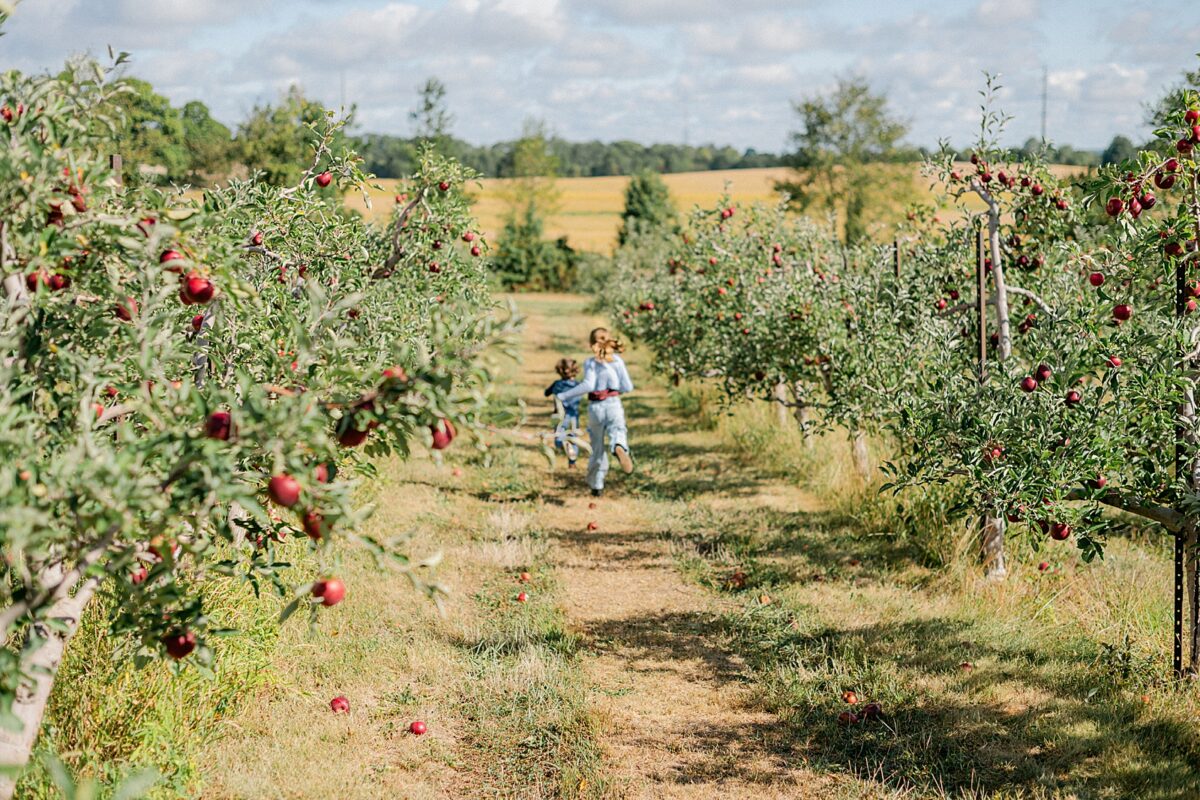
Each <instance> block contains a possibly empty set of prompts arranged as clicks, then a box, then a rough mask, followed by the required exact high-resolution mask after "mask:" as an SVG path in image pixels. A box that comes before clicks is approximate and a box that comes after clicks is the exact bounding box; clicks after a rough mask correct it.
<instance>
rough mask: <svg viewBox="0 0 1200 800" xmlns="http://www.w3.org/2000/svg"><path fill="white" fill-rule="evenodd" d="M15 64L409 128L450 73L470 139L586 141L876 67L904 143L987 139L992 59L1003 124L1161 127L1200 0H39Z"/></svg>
mask: <svg viewBox="0 0 1200 800" xmlns="http://www.w3.org/2000/svg"><path fill="white" fill-rule="evenodd" d="M5 31H6V35H4V36H0V69H11V68H17V69H21V70H25V71H43V70H47V69H54V68H56V67H57V66H60V65H61V64H62V63H63V61H64V60H65V59H66V58H68V57H70V56H72V55H75V54H79V53H90V54H92V55H95V56H98V57H106V56H107V52H108V48H109V47H110V46H111V47H112V48H113V49H114V50H118V51H119V50H125V51H128V52H130V53H131V54H132V57H133V58H132V64H131V65H130V67H129V68H128V72H129V74H132V75H136V76H137V77H140V78H145V79H146V80H149V81H150V82H151V83H153V84H154V86H155V87H156V88H157V89H158V90H159V91H160V92H162V93H163V94H165V95H167V96H168V97H170V98H171V100H172V101H174V102H175V103H176V104H182V103H183V102H186V101H188V100H193V99H199V100H202V101H203V102H205V103H206V104H207V105H208V106H209V107H210V108H211V109H212V112H213V114H214V116H216V117H217V118H218V119H221V120H222V121H224V122H226V123H227V124H232V123H236V122H237V121H238V120H239V119H241V118H243V117H244V116H245V115H246V113H247V112H248V111H249V110H250V109H251V108H253V107H254V106H255V105H256V104H262V103H268V102H271V101H274V100H275V99H277V98H278V97H279V95H280V94H281V93H282V92H283V91H284V90H286V88H287V87H288V86H289V85H292V84H299V85H300V86H302V87H303V88H304V90H305V91H306V93H307V94H309V95H310V96H313V97H316V98H318V99H320V100H322V101H323V102H324V103H325V104H326V105H328V106H331V107H337V106H339V105H340V104H341V103H342V102H343V101H345V102H346V103H348V104H350V103H352V104H356V105H357V107H358V114H357V120H358V123H359V124H358V129H359V130H362V131H370V132H376V133H394V134H401V135H408V134H411V132H412V126H411V123H410V122H409V119H408V112H409V110H411V109H412V108H413V107H414V106H415V104H416V93H417V87H418V86H419V85H420V84H422V83H423V82H424V80H425V79H426V78H427V77H429V76H431V75H433V76H437V77H438V78H440V79H441V80H442V81H443V82H444V83H445V84H446V86H447V89H448V104H449V107H450V110H451V112H452V113H453V114H454V117H455V123H454V126H453V133H454V134H455V135H457V136H458V137H460V138H463V139H466V140H467V141H470V142H473V143H477V144H480V143H491V142H496V141H502V140H506V139H511V138H514V137H516V136H517V135H519V133H520V130H521V124H522V121H523V120H525V119H527V118H530V117H535V118H540V119H543V120H545V122H546V123H547V124H548V126H549V128H550V129H551V130H552V131H553V132H554V133H556V134H558V135H560V136H562V137H564V138H567V139H571V140H590V139H601V140H605V141H609V140H616V139H633V140H635V141H640V142H645V143H650V142H688V143H691V144H700V143H708V142H715V143H718V144H732V145H733V146H735V147H737V148H739V149H744V148H751V147H752V148H755V149H757V150H760V151H769V152H779V151H781V150H785V149H787V141H788V133H789V131H791V130H794V129H795V128H796V126H797V117H796V114H795V111H794V107H793V104H794V103H795V102H797V101H799V100H802V99H805V98H807V97H811V96H815V95H818V94H821V93H824V92H828V91H829V90H830V88H831V87H833V86H834V85H835V84H836V81H837V79H838V78H839V77H846V76H849V75H861V76H863V77H865V78H866V79H867V80H868V81H869V82H870V83H871V85H872V87H873V88H874V89H875V90H876V91H881V92H885V93H886V95H887V97H888V101H889V105H890V107H891V110H892V111H893V112H894V113H896V114H897V115H899V116H900V117H902V118H904V119H906V120H907V121H908V122H909V123H910V125H911V129H910V133H909V136H908V141H909V142H910V143H912V144H914V145H922V144H923V145H927V146H936V144H937V142H938V141H939V140H940V139H943V138H945V139H949V140H951V141H952V142H954V143H955V144H956V145H957V146H965V145H968V144H969V143H970V142H971V141H973V140H974V133H975V131H976V130H977V128H978V122H979V103H980V96H979V91H980V89H982V87H983V83H984V73H985V72H987V73H993V74H999V75H1000V83H1001V84H1002V85H1003V87H1004V89H1003V90H1002V92H1001V94H1000V107H1001V108H1002V109H1003V110H1004V111H1005V112H1006V113H1008V114H1010V115H1012V117H1013V119H1012V121H1011V122H1010V123H1009V125H1008V128H1007V131H1006V134H1005V137H1004V139H1005V142H1006V143H1009V144H1019V143H1021V142H1023V141H1024V140H1025V139H1026V138H1028V137H1029V136H1037V135H1039V133H1040V116H1041V90H1042V75H1043V69H1045V70H1047V73H1048V77H1047V86H1048V97H1049V102H1048V114H1047V137H1048V138H1049V139H1050V140H1052V141H1054V142H1057V143H1064V144H1071V145H1073V146H1075V147H1080V148H1088V149H1100V148H1103V147H1104V146H1105V145H1106V144H1108V142H1109V141H1110V140H1111V139H1112V137H1113V135H1114V134H1118V133H1120V134H1124V135H1128V136H1131V137H1132V138H1134V139H1135V140H1136V139H1138V138H1142V137H1145V136H1146V135H1147V134H1148V130H1147V128H1146V127H1145V125H1144V122H1143V119H1144V116H1145V112H1144V105H1145V103H1147V102H1149V101H1151V100H1153V99H1154V98H1156V97H1157V96H1159V95H1160V94H1161V92H1162V91H1163V90H1164V89H1165V88H1166V87H1168V86H1169V85H1171V84H1173V83H1174V82H1176V81H1177V80H1178V78H1179V76H1180V75H1181V73H1182V71H1183V70H1185V69H1195V68H1197V67H1198V66H1200V59H1198V58H1197V56H1196V53H1197V52H1198V51H1200V3H1197V2H1194V0H1138V2H1136V3H1131V2H1128V0H1124V2H1111V1H1110V0H923V1H922V0H891V1H890V2H882V1H881V0H870V1H868V0H22V2H20V3H19V4H18V6H17V11H16V14H15V16H14V17H13V18H12V19H11V20H10V21H9V23H8V24H7V26H6V29H5Z"/></svg>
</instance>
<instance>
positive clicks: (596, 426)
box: [587, 397, 629, 489]
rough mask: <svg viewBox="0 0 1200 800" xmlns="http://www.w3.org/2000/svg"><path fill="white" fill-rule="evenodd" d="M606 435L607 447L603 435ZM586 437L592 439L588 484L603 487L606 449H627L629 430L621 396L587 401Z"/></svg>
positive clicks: (596, 487) (597, 487)
mask: <svg viewBox="0 0 1200 800" xmlns="http://www.w3.org/2000/svg"><path fill="white" fill-rule="evenodd" d="M605 436H607V437H608V448H605V446H604V437H605ZM588 437H589V438H590V439H591V441H592V457H591V458H589V459H588V473H587V482H588V486H590V487H591V488H593V489H603V488H604V476H605V475H607V474H608V451H609V450H610V449H611V450H613V451H615V450H616V448H617V446H618V445H620V446H621V447H624V448H625V450H626V452H628V450H629V432H628V430H627V429H626V428H625V407H624V406H622V405H621V398H619V397H610V398H608V399H607V400H599V401H596V402H592V403H588Z"/></svg>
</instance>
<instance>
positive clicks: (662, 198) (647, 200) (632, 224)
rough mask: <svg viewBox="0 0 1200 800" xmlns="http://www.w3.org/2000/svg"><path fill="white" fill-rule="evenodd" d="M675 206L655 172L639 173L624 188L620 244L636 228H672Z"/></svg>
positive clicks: (619, 233)
mask: <svg viewBox="0 0 1200 800" xmlns="http://www.w3.org/2000/svg"><path fill="white" fill-rule="evenodd" d="M675 213H676V212H675V206H674V205H673V204H672V203H671V194H670V192H669V191H668V190H667V184H666V183H664V182H663V179H662V178H661V177H659V175H658V174H657V173H654V172H650V171H648V170H646V171H642V172H639V173H638V174H636V175H634V176H633V178H631V179H630V181H629V185H628V186H627V187H625V213H624V214H622V215H621V218H622V222H621V230H620V231H619V232H618V234H617V241H618V243H619V244H622V245H623V244H625V242H626V241H628V239H629V237H630V236H631V235H632V234H633V233H634V232H635V231H645V230H654V229H662V228H674V227H675V224H676V216H675Z"/></svg>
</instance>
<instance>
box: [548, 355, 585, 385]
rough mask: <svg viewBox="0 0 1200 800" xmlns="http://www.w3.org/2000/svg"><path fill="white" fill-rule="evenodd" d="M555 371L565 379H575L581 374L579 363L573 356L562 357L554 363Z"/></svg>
mask: <svg viewBox="0 0 1200 800" xmlns="http://www.w3.org/2000/svg"><path fill="white" fill-rule="evenodd" d="M554 371H555V372H557V373H558V375H559V377H560V378H562V379H563V380H565V381H569V380H573V379H574V378H575V376H576V375H578V374H579V365H578V364H577V363H575V359H573V358H560V359H559V360H558V363H557V364H555V365H554Z"/></svg>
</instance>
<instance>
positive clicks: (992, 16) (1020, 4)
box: [976, 0, 1040, 25]
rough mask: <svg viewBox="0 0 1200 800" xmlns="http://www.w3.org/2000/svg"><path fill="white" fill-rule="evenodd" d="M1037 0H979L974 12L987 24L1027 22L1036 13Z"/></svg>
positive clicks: (1037, 10) (1037, 9)
mask: <svg viewBox="0 0 1200 800" xmlns="http://www.w3.org/2000/svg"><path fill="white" fill-rule="evenodd" d="M1039 10H1040V9H1039V8H1038V0H980V3H979V7H978V8H977V9H976V14H977V15H978V16H979V20H980V21H981V22H983V23H985V24H989V25H1009V24H1012V23H1014V22H1027V21H1029V20H1031V19H1033V18H1034V17H1036V16H1037V15H1038V12H1039Z"/></svg>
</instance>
